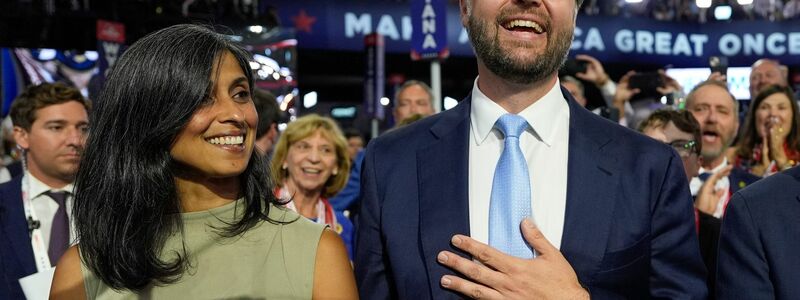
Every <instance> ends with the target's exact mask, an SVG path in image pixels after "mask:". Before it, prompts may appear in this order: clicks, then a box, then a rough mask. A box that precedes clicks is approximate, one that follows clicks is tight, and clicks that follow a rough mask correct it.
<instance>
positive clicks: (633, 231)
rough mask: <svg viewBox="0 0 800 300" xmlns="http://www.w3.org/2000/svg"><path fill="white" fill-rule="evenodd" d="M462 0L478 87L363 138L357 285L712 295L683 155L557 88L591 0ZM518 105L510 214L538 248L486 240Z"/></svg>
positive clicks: (393, 291)
mask: <svg viewBox="0 0 800 300" xmlns="http://www.w3.org/2000/svg"><path fill="white" fill-rule="evenodd" d="M578 1H580V0H578ZM460 5H461V18H462V23H463V24H464V25H465V26H466V27H467V29H468V32H469V35H470V39H471V41H472V44H473V47H474V48H475V52H476V54H477V58H478V73H479V76H478V78H477V79H476V80H475V84H474V85H473V89H472V93H471V95H470V96H468V97H467V98H466V99H465V100H464V101H462V102H461V103H460V104H459V105H458V106H456V107H455V108H453V109H451V110H449V111H446V112H442V113H440V114H437V115H434V116H431V117H428V118H425V119H422V120H420V121H418V122H416V123H414V124H412V125H409V126H407V127H404V128H401V129H398V130H396V131H394V132H391V133H388V134H386V135H384V136H382V137H379V138H377V139H376V140H374V141H373V142H371V143H370V145H369V146H368V148H367V151H366V153H367V154H366V157H365V160H364V165H363V171H362V197H361V198H362V206H361V214H360V216H359V220H360V222H359V224H360V227H359V233H358V240H357V242H356V258H355V272H356V277H357V281H358V284H359V291H360V294H361V296H362V297H363V298H365V299H385V298H397V299H455V298H460V297H465V296H466V297H471V298H481V299H483V298H488V299H514V298H522V299H536V298H582V299H585V298H588V297H590V296H591V297H592V298H596V299H608V298H629V299H644V298H651V297H652V298H669V299H675V298H677V299H703V298H704V297H705V296H706V286H705V282H704V278H705V275H706V273H705V268H704V266H703V262H702V260H701V257H700V253H699V250H698V242H697V236H696V233H695V229H694V221H693V219H694V214H693V211H692V200H691V196H690V194H689V188H688V185H687V181H686V178H685V176H686V175H685V174H684V171H683V167H682V163H681V159H680V158H679V157H678V155H677V154H676V153H675V151H674V150H672V149H671V147H669V146H667V145H664V144H663V143H659V142H657V141H655V140H652V139H649V138H647V137H644V136H642V135H640V134H638V133H635V132H633V131H630V130H628V129H625V128H622V127H620V126H619V125H617V124H614V123H611V122H609V121H607V120H605V119H602V118H601V117H598V116H596V115H594V114H592V113H591V112H589V111H587V110H585V109H584V108H583V107H581V106H580V105H578V104H577V103H576V102H575V101H574V100H573V99H572V97H571V96H569V95H568V92H567V91H566V90H563V89H561V88H560V85H559V83H558V77H557V70H558V68H559V66H560V65H561V63H562V62H563V60H564V58H565V56H566V53H567V51H568V49H569V47H570V43H571V41H572V33H573V31H574V27H575V17H576V14H577V7H578V6H579V5H580V3H576V2H574V1H542V0H515V1H501V0H472V1H468V0H462V1H461V3H460ZM501 116H502V118H501ZM520 117H521V118H522V119H524V121H525V122H526V126H527V127H524V131H522V133H521V134H519V135H518V146H517V147H516V148H517V149H519V151H518V152H521V153H522V155H523V156H524V158H523V159H524V160H525V161H527V170H528V173H527V174H529V176H528V177H530V178H527V179H529V183H530V185H529V186H528V187H529V192H530V208H531V209H530V212H531V213H532V215H529V216H528V218H526V219H524V221H521V222H519V223H515V224H511V225H512V226H514V227H517V228H518V230H520V231H519V235H522V236H524V239H525V242H527V243H528V244H529V245H530V247H531V248H533V249H532V250H530V251H534V250H535V254H536V257H535V258H533V259H527V258H519V257H518V256H512V255H508V254H506V251H500V250H498V249H500V248H503V247H505V245H503V244H502V243H501V244H498V243H496V242H495V243H494V244H493V246H489V245H487V241H488V240H491V236H492V234H493V232H495V228H497V226H496V225H493V224H501V223H502V221H498V220H497V219H496V218H495V219H493V217H492V216H490V213H489V212H490V210H491V209H490V208H491V207H492V206H493V205H492V202H494V201H496V199H499V200H501V201H498V202H502V200H503V199H501V198H504V197H496V196H495V190H493V185H495V183H493V181H495V180H494V179H493V178H494V174H495V172H496V171H497V172H498V174H500V176H503V173H502V172H504V171H503V170H505V169H506V168H505V167H507V165H505V164H504V167H503V168H500V167H497V168H495V165H500V163H499V162H498V161H500V160H499V158H500V156H501V152H502V153H503V154H502V155H505V152H506V151H505V149H504V146H503V145H504V143H506V142H509V140H507V139H506V137H505V136H504V134H503V133H502V132H503V131H501V129H499V128H498V126H496V125H495V124H498V123H496V121H498V120H500V121H499V122H500V123H503V122H504V121H503V120H507V119H509V118H511V119H514V120H519V119H520ZM518 124H519V123H518ZM503 130H505V129H503ZM512 136H513V135H512ZM510 143H514V142H513V141H511V142H510ZM513 178H514V179H513V181H514V182H515V183H517V182H520V181H522V182H523V184H524V181H525V180H520V179H519V177H518V176H515V177H513ZM497 185H498V186H502V185H503V183H498V184H497ZM525 185H527V184H525ZM501 192H503V191H501ZM500 194H502V193H498V195H500ZM490 198H491V199H490ZM510 198H518V197H516V196H512V197H510ZM502 225H504V226H507V224H502ZM506 228H507V227H506ZM515 230H516V229H515ZM519 235H517V236H516V238H521V237H519ZM515 243H516V241H515ZM517 249H518V248H517ZM528 254H529V255H531V254H532V253H528Z"/></svg>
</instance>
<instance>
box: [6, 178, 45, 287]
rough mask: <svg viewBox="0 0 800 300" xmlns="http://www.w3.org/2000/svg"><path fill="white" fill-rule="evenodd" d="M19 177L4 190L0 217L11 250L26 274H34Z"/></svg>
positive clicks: (31, 249)
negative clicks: (0, 215) (3, 202)
mask: <svg viewBox="0 0 800 300" xmlns="http://www.w3.org/2000/svg"><path fill="white" fill-rule="evenodd" d="M21 178H22V177H21V176H20V177H17V178H16V179H15V181H12V184H11V186H10V189H6V191H5V193H4V195H2V196H3V197H8V198H7V199H4V201H5V202H6V203H5V204H6V206H5V209H4V211H3V212H2V213H3V216H2V217H0V225H2V231H3V235H5V236H6V238H7V241H8V243H9V248H11V249H12V250H13V252H14V255H15V256H16V260H17V261H18V262H19V263H20V265H21V266H22V268H23V270H24V271H25V272H26V273H27V274H33V273H36V262H35V261H34V259H33V247H32V246H31V238H30V235H29V234H28V222H27V221H26V220H25V211H24V209H23V207H22V192H21V186H22V181H21Z"/></svg>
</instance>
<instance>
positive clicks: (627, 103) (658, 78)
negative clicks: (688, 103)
mask: <svg viewBox="0 0 800 300" xmlns="http://www.w3.org/2000/svg"><path fill="white" fill-rule="evenodd" d="M681 91H683V88H682V87H681V85H680V84H679V83H678V81H676V80H675V79H673V78H672V77H669V76H667V73H666V72H664V70H658V71H657V72H636V71H633V70H631V71H628V73H626V74H625V75H623V76H622V78H620V80H619V83H618V84H617V88H616V91H615V93H614V98H613V100H612V105H613V106H614V107H615V108H617V109H619V115H620V121H619V123H620V124H621V125H623V126H628V127H630V128H637V127H638V126H639V123H641V122H642V120H644V119H646V118H647V117H648V116H649V115H650V113H651V112H653V111H655V110H657V109H659V108H662V107H664V106H666V105H671V104H672V101H671V99H674V98H676V94H680V93H681ZM664 96H666V97H667V98H666V99H662V97H664ZM664 100H666V101H664Z"/></svg>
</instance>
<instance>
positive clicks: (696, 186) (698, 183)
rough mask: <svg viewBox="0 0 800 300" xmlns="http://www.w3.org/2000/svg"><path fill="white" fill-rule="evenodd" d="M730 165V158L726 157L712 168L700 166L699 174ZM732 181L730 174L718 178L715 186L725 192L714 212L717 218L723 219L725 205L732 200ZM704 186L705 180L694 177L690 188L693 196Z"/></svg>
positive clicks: (716, 170) (713, 171)
mask: <svg viewBox="0 0 800 300" xmlns="http://www.w3.org/2000/svg"><path fill="white" fill-rule="evenodd" d="M727 166H728V158H727V157H726V158H725V159H724V160H723V161H722V163H721V164H719V166H717V167H715V168H714V169H712V170H710V171H709V170H706V169H704V168H703V167H700V171H699V172H698V174H703V173H711V174H714V173H717V172H719V171H720V170H722V169H723V168H725V167H727ZM730 186H731V182H730V179H728V176H725V177H722V178H720V179H719V180H717V184H716V185H715V186H714V190H724V191H725V194H722V197H720V198H719V202H717V208H716V209H715V210H714V213H713V214H712V215H713V216H714V217H715V218H717V219H721V218H722V215H723V214H725V207H726V206H727V203H728V200H730V197H731V192H730ZM701 187H703V181H702V180H700V178H699V177H693V178H692V181H690V182H689V189H690V190H691V192H692V196H697V193H699V192H700V188H701Z"/></svg>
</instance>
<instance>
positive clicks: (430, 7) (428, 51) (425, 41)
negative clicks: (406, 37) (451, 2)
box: [411, 0, 450, 60]
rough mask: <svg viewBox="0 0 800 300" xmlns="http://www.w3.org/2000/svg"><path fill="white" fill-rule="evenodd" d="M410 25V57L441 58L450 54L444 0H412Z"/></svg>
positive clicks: (418, 58) (416, 58)
mask: <svg viewBox="0 0 800 300" xmlns="http://www.w3.org/2000/svg"><path fill="white" fill-rule="evenodd" d="M411 25H412V30H411V59H413V60H421V59H437V58H439V59H442V58H447V56H449V55H450V50H449V49H448V48H447V3H446V2H445V0H412V1H411Z"/></svg>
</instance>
